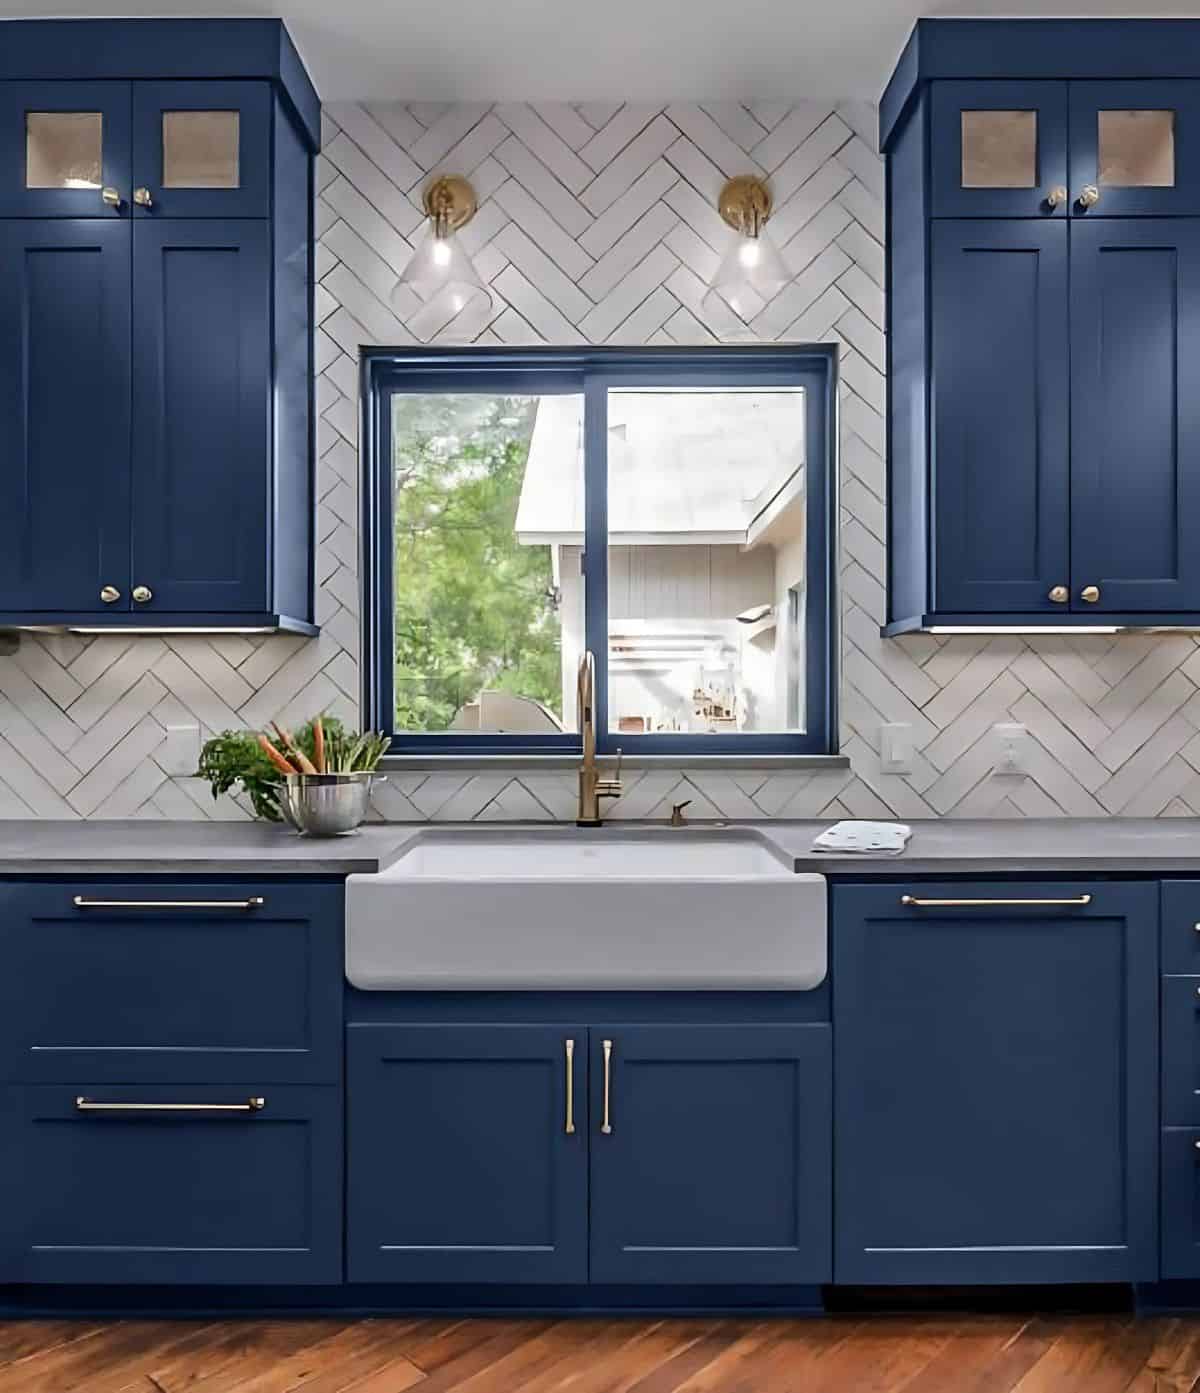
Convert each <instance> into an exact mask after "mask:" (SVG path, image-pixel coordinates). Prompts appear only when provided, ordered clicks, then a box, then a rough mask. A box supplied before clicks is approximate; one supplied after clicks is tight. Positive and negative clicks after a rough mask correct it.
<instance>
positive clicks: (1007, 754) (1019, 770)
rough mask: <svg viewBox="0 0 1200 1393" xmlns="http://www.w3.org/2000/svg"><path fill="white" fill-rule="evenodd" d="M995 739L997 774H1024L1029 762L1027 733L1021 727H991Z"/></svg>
mask: <svg viewBox="0 0 1200 1393" xmlns="http://www.w3.org/2000/svg"><path fill="white" fill-rule="evenodd" d="M992 734H993V735H994V736H995V739H996V762H995V764H994V765H993V766H992V767H993V770H994V772H995V773H997V774H1024V773H1026V772H1027V765H1028V762H1029V731H1028V730H1026V728H1025V727H1024V726H1022V725H1014V724H1007V723H1005V724H1001V725H994V726H993V727H992Z"/></svg>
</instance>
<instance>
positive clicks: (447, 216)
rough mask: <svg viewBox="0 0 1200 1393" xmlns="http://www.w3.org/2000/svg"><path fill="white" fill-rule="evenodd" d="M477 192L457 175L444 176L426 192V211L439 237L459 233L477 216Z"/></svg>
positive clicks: (437, 179) (436, 180)
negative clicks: (461, 228)
mask: <svg viewBox="0 0 1200 1393" xmlns="http://www.w3.org/2000/svg"><path fill="white" fill-rule="evenodd" d="M477 207H478V204H477V203H476V200H475V190H474V189H473V188H472V187H471V186H470V184H468V183H467V181H466V180H465V179H463V178H461V177H460V176H459V175H457V174H442V175H440V176H439V177H438V178H436V179H435V180H434V181H433V182H432V183H431V184H430V185H429V186H428V187H427V188H426V190H425V211H426V213H428V215H429V216H430V217H431V218H432V219H433V221H434V224H435V226H436V227H437V229H438V234H439V236H445V235H446V234H447V233H450V232H457V231H458V229H459V228H460V227H464V226H465V225H466V224H467V223H469V222H470V221H471V219H472V218H473V217H474V216H475V210H476V208H477Z"/></svg>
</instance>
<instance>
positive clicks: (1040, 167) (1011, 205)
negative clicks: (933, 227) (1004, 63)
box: [931, 82, 1068, 218]
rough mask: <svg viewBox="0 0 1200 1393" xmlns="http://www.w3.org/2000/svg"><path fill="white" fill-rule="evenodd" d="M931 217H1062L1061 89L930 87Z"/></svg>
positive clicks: (1049, 85)
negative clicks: (932, 186)
mask: <svg viewBox="0 0 1200 1393" xmlns="http://www.w3.org/2000/svg"><path fill="white" fill-rule="evenodd" d="M932 123H933V124H932V142H931V144H932V159H933V185H934V191H933V215H934V217H940V218H971V217H979V218H997V217H1000V218H1020V217H1030V218H1033V217H1038V218H1049V217H1064V216H1065V215H1066V209H1067V201H1068V200H1067V189H1066V183H1067V85H1066V83H1064V82H935V83H934V84H933V111H932Z"/></svg>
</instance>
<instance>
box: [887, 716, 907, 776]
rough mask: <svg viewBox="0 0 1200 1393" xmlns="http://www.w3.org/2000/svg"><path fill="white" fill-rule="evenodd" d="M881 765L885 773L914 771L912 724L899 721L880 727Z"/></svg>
mask: <svg viewBox="0 0 1200 1393" xmlns="http://www.w3.org/2000/svg"><path fill="white" fill-rule="evenodd" d="M879 767H880V769H881V770H882V771H883V772H884V773H885V774H911V773H912V768H913V739H912V726H910V725H907V724H905V723H903V722H897V723H895V724H890V725H883V726H880V727H879Z"/></svg>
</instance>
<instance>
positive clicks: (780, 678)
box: [363, 347, 836, 756]
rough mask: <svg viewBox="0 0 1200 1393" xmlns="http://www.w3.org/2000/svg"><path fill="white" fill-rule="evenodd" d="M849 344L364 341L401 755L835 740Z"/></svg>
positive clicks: (370, 484) (761, 747)
mask: <svg viewBox="0 0 1200 1393" xmlns="http://www.w3.org/2000/svg"><path fill="white" fill-rule="evenodd" d="M835 374H836V355H835V351H834V350H833V349H832V348H824V347H821V348H811V349H810V348H787V349H782V348H774V347H761V348H760V347H753V348H751V347H746V348H713V349H707V350H706V349H696V350H678V351H667V350H659V349H643V350H615V349H590V350H582V351H580V350H565V349H564V350H556V349H543V350H490V349H458V350H448V349H443V350H431V349H423V350H413V351H411V352H409V351H404V350H385V349H370V350H367V352H366V356H365V364H364V383H365V393H364V442H363V445H364V448H363V459H364V469H365V478H366V487H365V488H364V535H365V543H366V544H365V556H366V566H367V577H368V583H367V584H366V585H365V586H364V599H365V603H364V635H363V638H364V658H365V663H364V670H365V678H366V687H367V705H368V710H369V715H370V719H371V721H372V723H373V724H374V725H376V726H379V727H381V728H384V729H386V730H388V731H390V732H391V733H392V736H393V743H392V751H393V753H397V754H420V753H425V754H433V753H457V754H464V753H473V754H496V753H512V754H523V753H571V752H574V751H577V750H578V749H579V747H580V738H579V729H578V718H577V712H576V700H575V689H576V675H577V671H578V666H579V661H580V659H581V657H582V655H583V654H584V652H586V651H587V650H591V652H592V653H593V654H594V655H595V659H596V734H597V748H598V749H599V750H600V751H601V752H608V753H611V752H612V751H614V750H615V749H617V748H618V747H622V748H623V749H624V750H625V752H626V753H630V754H631V753H639V754H655V755H671V754H678V755H680V756H690V755H696V754H727V755H728V754H734V755H736V754H744V755H751V754H755V753H758V754H825V753H831V752H832V751H833V750H834V748H835V732H836V713H835V710H834V697H833V674H834V663H833V658H832V653H833V632H834V625H833V623H832V621H831V612H832V596H833V569H832V568H833V546H832V541H831V537H832V527H833V523H832V520H833V516H834V502H835V492H836V490H835V487H834V478H835V471H834V463H833V461H834V458H835V456H834V431H833V422H834V414H833V402H834V400H835V390H836V381H835Z"/></svg>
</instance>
